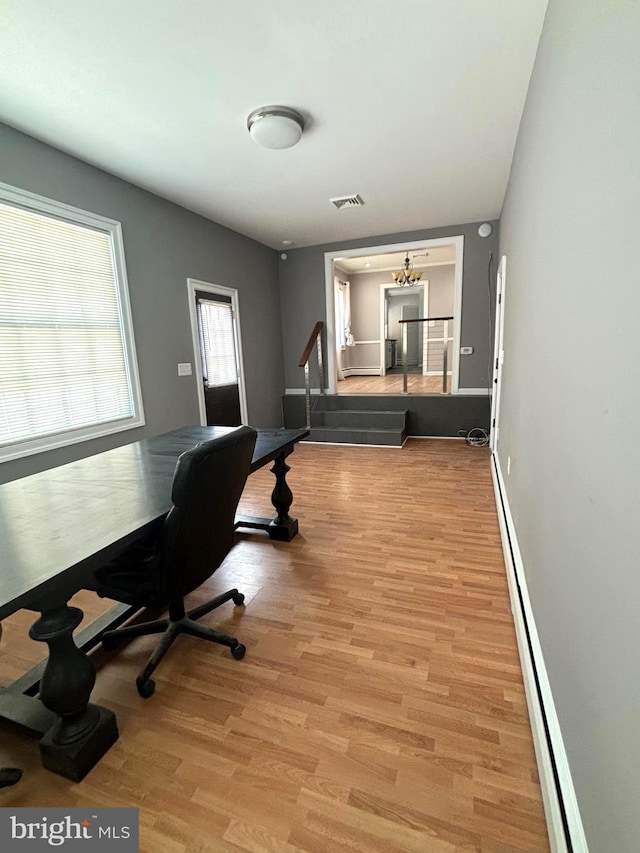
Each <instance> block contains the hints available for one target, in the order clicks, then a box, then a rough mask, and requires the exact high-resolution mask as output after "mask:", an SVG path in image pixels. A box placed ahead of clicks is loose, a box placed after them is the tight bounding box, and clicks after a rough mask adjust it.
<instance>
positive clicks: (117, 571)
mask: <svg viewBox="0 0 640 853" xmlns="http://www.w3.org/2000/svg"><path fill="white" fill-rule="evenodd" d="M256 435H257V433H256V431H255V430H254V429H252V428H251V427H239V428H238V429H237V430H235V431H234V432H232V433H229V434H227V435H224V436H222V437H220V438H215V439H213V440H212V441H206V442H204V443H203V444H200V445H198V446H197V447H194V448H193V449H192V450H188V451H186V453H183V454H182V455H181V456H180V458H179V459H178V463H177V465H176V470H175V473H174V476H173V487H172V492H171V499H172V501H173V508H172V509H171V511H170V512H169V514H168V515H167V516H166V518H165V519H164V521H163V522H161V523H160V525H159V528H158V529H157V531H156V532H155V533H154V534H152V535H151V536H150V538H149V539H148V540H146V541H145V542H144V543H142V544H139V545H136V546H133V547H132V548H129V549H128V550H127V551H125V552H124V553H123V554H122V555H120V556H119V557H118V558H116V559H115V560H113V561H112V562H110V563H108V564H107V565H106V566H103V567H101V568H100V569H98V570H97V571H96V573H95V577H96V587H95V588H96V592H97V593H98V595H100V596H102V597H105V598H113V599H115V600H116V601H121V602H123V603H125V604H131V605H135V606H138V607H149V608H154V609H158V608H162V609H165V608H167V607H168V609H169V618H168V619H157V620H155V621H153V622H144V623H141V624H138V625H128V626H126V627H124V628H119V629H117V630H115V631H107V632H105V634H104V635H103V637H102V643H103V646H104V647H105V648H115V646H116V645H117V644H118V643H119V642H120V640H123V639H125V638H128V637H140V636H143V635H146V634H159V633H162V634H163V636H162V639H161V640H160V643H159V644H158V646H157V647H156V649H155V651H154V652H153V654H152V655H151V657H150V658H149V660H148V661H147V663H146V665H145V667H144V669H142V671H141V672H140V674H139V675H138V677H137V679H136V687H137V688H138V693H139V694H140V695H141V696H142V697H143V698H145V699H146V698H148V697H149V696H151V695H152V694H153V692H154V690H155V683H154V682H153V680H152V679H151V678H150V675H151V674H152V672H153V671H154V670H155V668H156V667H157V666H158V664H159V663H160V661H161V660H162V658H163V657H164V656H165V654H166V652H167V650H168V649H169V647H170V646H171V644H172V643H173V641H174V640H175V639H176V637H177V636H178V634H181V633H183V632H184V633H185V634H191V635H193V636H195V637H202V638H203V639H205V640H212V641H213V642H214V643H221V644H222V645H224V646H228V647H229V648H230V649H231V654H232V655H233V657H234V658H236V659H237V660H240V659H241V658H243V657H244V653H245V651H246V649H245V647H244V646H243V645H242V644H241V643H239V642H238V640H237V639H236V638H235V637H228V636H227V635H226V634H220V633H218V632H217V631H214V630H213V628H206V627H204V626H202V625H199V624H198V622H197V621H196V620H198V619H200V617H201V616H204V615H205V614H206V613H209V612H211V611H212V610H214V609H215V608H216V607H219V606H220V605H221V604H224V603H225V602H226V601H229V600H230V599H233V603H234V604H236V605H239V604H242V603H243V601H244V595H242V593H240V592H238V590H237V589H231V590H229V591H228V592H225V593H224V594H223V595H218V596H217V597H216V598H214V599H212V600H211V601H208V602H207V603H206V604H201V605H200V606H199V607H195V608H194V609H193V610H190V611H189V612H186V611H185V606H184V596H185V595H188V594H189V593H190V592H193V591H194V590H195V589H197V588H198V587H199V586H200V585H201V584H202V583H204V581H206V580H207V578H209V577H210V576H211V575H212V574H213V572H214V571H215V570H216V569H217V568H218V566H219V565H220V564H221V563H222V561H223V560H224V558H225V557H226V556H227V554H228V553H229V551H230V550H231V547H232V546H233V544H234V541H235V528H234V521H235V514H236V509H237V506H238V502H239V500H240V496H241V494H242V490H243V489H244V485H245V483H246V480H247V476H248V474H249V466H250V464H251V458H252V456H253V448H254V445H255V442H256Z"/></svg>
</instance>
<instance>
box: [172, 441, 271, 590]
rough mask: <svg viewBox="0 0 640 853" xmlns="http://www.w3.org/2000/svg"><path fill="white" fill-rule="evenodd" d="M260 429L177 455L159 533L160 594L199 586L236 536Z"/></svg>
mask: <svg viewBox="0 0 640 853" xmlns="http://www.w3.org/2000/svg"><path fill="white" fill-rule="evenodd" d="M256 436H257V433H256V431H255V430H254V429H252V428H251V427H239V428H238V429H237V430H234V432H232V433H228V434H227V435H223V436H221V437H219V438H215V439H212V440H211V441H205V442H203V443H202V444H199V445H198V446H197V447H194V448H193V449H192V450H187V451H186V452H185V453H183V454H182V455H181V456H180V458H179V459H178V463H177V465H176V470H175V473H174V475H173V486H172V491H171V500H172V501H173V508H172V509H171V511H170V512H169V514H168V515H167V517H166V519H165V522H164V525H163V528H162V534H161V538H160V545H161V558H160V561H159V565H158V573H159V577H158V581H159V588H158V597H159V599H160V600H161V601H165V602H167V603H168V602H171V601H175V600H177V599H178V598H181V597H182V596H183V595H187V594H188V593H190V592H193V590H195V589H197V588H198V587H199V586H200V585H201V584H202V583H204V581H205V580H207V578H209V577H210V576H211V575H212V574H213V572H214V571H215V570H216V569H217V568H218V566H219V565H220V564H221V563H222V561H223V560H224V558H225V557H226V556H227V554H228V553H229V551H230V549H231V547H232V546H233V543H234V541H235V527H234V521H235V516H236V510H237V508H238V503H239V501H240V496H241V495H242V490H243V489H244V486H245V483H246V481H247V477H248V475H249V466H250V465H251V458H252V456H253V448H254V446H255V443H256Z"/></svg>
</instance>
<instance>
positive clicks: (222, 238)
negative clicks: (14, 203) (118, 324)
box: [0, 124, 284, 481]
mask: <svg viewBox="0 0 640 853" xmlns="http://www.w3.org/2000/svg"><path fill="white" fill-rule="evenodd" d="M0 180H1V181H3V182H4V183H7V184H11V185H13V186H16V187H20V188H22V189H26V190H29V191H31V192H34V193H38V194H40V195H44V196H47V197H50V198H54V199H57V200H58V201H62V202H66V203H67V204H71V205H74V206H76V207H80V208H83V209H85V210H90V211H92V212H93V213H98V214H101V215H103V216H107V217H110V218H112V219H116V220H119V221H120V222H122V229H123V236H124V247H125V256H126V263H127V274H128V280H129V291H130V296H131V311H132V315H133V326H134V332H135V339H136V347H137V351H138V363H139V368H140V377H141V383H142V395H143V402H144V409H145V417H146V426H145V427H143V428H140V429H137V430H130V431H127V432H122V433H118V434H116V435H112V436H107V437H105V438H102V439H97V440H94V441H90V442H82V443H81V444H76V445H72V446H70V447H66V448H62V449H60V450H55V451H49V452H46V453H39V454H36V455H34V456H31V457H27V458H25V459H20V460H16V461H12V462H4V463H3V464H2V466H0V480H2V481H6V480H10V479H14V478H15V477H20V476H24V475H26V474H31V473H33V472H35V471H38V470H42V469H44V468H50V467H52V466H54V465H60V464H63V463H64V462H68V461H71V460H74V459H77V458H79V457H81V456H86V455H89V454H92V453H97V452H99V451H102V450H107V449H109V448H111V447H115V446H117V445H119V444H124V443H126V442H129V441H134V440H137V439H140V438H145V437H147V436H150V435H155V434H158V433H161V432H166V431H167V430H170V429H175V428H177V427H180V426H184V425H186V424H193V423H199V420H200V416H199V410H198V402H197V388H196V380H195V376H191V377H178V375H177V364H178V362H185V361H190V362H193V360H194V352H193V345H192V342H191V327H190V323H189V313H188V300H187V284H186V281H187V278H188V277H192V278H198V279H202V280H203V281H208V282H212V283H215V284H221V285H225V286H227V287H235V288H237V289H238V291H239V303H240V318H241V328H242V340H243V349H244V353H243V354H244V367H245V378H246V385H247V404H248V410H249V420H250V422H251V424H253V425H255V426H280V425H281V423H282V415H281V403H280V396H281V394H282V392H283V389H284V383H283V360H282V340H281V333H280V304H279V289H278V256H277V253H276V252H275V251H273V250H272V249H269V248H267V247H266V246H263V245H261V244H260V243H256V242H255V241H254V240H250V239H248V238H247V237H243V236H241V235H240V234H237V233H235V232H234V231H230V230H229V229H227V228H224V227H222V226H220V225H216V224H215V223H213V222H210V221H209V220H208V219H204V218H203V217H200V216H197V215H196V214H194V213H190V212H189V211H187V210H184V209H183V208H181V207H178V206H177V205H175V204H172V203H170V202H168V201H165V200H163V199H161V198H159V197H158V196H155V195H152V194H151V193H148V192H145V191H144V190H141V189H139V188H137V187H134V186H132V185H131V184H128V183H126V182H125V181H122V180H120V179H118V178H115V177H113V176H112V175H108V174H107V173H105V172H103V171H101V170H99V169H96V168H94V167H92V166H90V165H88V164H86V163H83V162H81V161H79V160H76V159H75V158H73V157H70V156H69V155H67V154H64V153H62V152H61V151H58V150H56V149H54V148H51V147H49V146H48V145H45V144H43V143H42V142H38V141H36V140H35V139H32V138H30V137H28V136H25V135H24V134H21V133H18V132H17V131H15V130H13V129H12V128H9V127H7V126H6V125H2V124H0Z"/></svg>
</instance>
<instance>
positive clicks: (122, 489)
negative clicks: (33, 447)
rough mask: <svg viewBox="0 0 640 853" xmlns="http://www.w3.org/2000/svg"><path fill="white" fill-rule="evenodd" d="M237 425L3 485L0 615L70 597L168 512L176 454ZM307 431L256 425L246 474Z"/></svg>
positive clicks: (139, 445)
mask: <svg viewBox="0 0 640 853" xmlns="http://www.w3.org/2000/svg"><path fill="white" fill-rule="evenodd" d="M233 429H234V427H202V426H199V427H184V428H183V429H178V430H174V431H173V432H168V433H165V434H164V435H159V436H155V437H154V438H147V439H144V440H143V441H138V442H135V443H133V444H126V445H124V446H122V447H116V448H115V449H114V450H108V451H106V452H104V453H98V454H96V455H94V456H89V457H87V458H85V459H80V460H78V461H77V462H70V463H68V464H67V465H60V466H59V467H57V468H52V469H51V470H49V471H43V472H41V473H39V474H32V475H31V476H29V477H23V478H22V479H20V480H14V481H13V482H10V483H5V484H4V485H0V619H3V618H4V617H5V616H7V615H9V614H10V613H13V612H14V611H15V610H18V609H20V608H21V607H26V606H30V605H31V604H33V602H34V600H35V597H38V598H42V597H45V596H47V595H49V594H54V593H55V594H56V595H57V594H61V595H63V596H64V595H67V594H68V591H69V590H72V591H75V590H77V589H80V588H81V587H82V582H81V581H82V578H83V577H86V575H87V572H89V571H92V570H93V568H96V567H98V566H99V565H101V564H103V563H104V562H107V561H108V560H110V559H111V558H112V557H113V556H114V555H115V554H117V553H118V552H119V551H121V550H122V549H123V548H125V547H126V546H127V545H129V544H130V543H131V542H133V541H135V540H136V539H137V538H140V537H141V536H142V535H144V532H145V530H146V529H147V527H148V526H149V525H151V524H152V523H153V522H154V521H156V520H157V519H158V518H161V517H162V516H164V515H166V513H167V512H168V511H169V510H170V509H171V482H172V480H173V472H174V469H175V465H176V460H177V458H178V456H179V455H180V454H181V453H183V452H184V451H185V450H189V448H191V447H193V446H194V445H195V444H197V443H198V442H201V441H206V440H208V439H210V438H215V437H216V436H218V435H223V434H225V433H228V432H231V431H232V430H233ZM306 435H308V431H307V430H283V429H279V430H258V438H257V441H256V447H255V450H254V454H253V459H252V461H251V469H250V471H251V473H253V472H254V471H256V470H258V468H261V467H262V466H263V465H266V464H267V463H268V462H269V461H271V460H272V459H275V458H276V456H278V455H279V454H280V453H282V452H283V451H284V452H286V451H287V450H292V449H293V446H294V445H295V443H296V442H298V441H300V439H302V438H304V437H305V436H306Z"/></svg>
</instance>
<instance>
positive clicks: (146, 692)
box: [136, 678, 156, 699]
mask: <svg viewBox="0 0 640 853" xmlns="http://www.w3.org/2000/svg"><path fill="white" fill-rule="evenodd" d="M136 687H137V688H138V693H139V694H140V696H142V698H143V699H148V698H149V696H153V694H154V693H155V689H156V683H155V681H154V680H153V679H152V678H149V679H147V681H140V679H136Z"/></svg>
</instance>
